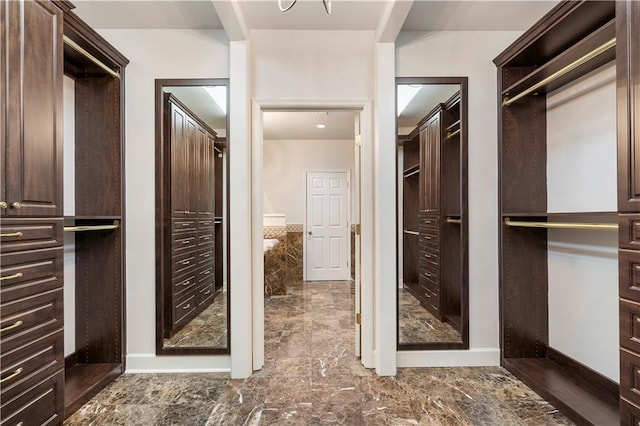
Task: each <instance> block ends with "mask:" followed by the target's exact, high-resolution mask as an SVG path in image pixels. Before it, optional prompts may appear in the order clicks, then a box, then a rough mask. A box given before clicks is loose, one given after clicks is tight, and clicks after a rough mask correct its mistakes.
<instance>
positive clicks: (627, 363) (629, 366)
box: [620, 349, 640, 404]
mask: <svg viewBox="0 0 640 426" xmlns="http://www.w3.org/2000/svg"><path fill="white" fill-rule="evenodd" d="M620 395H621V396H623V397H624V398H626V399H627V400H629V401H631V402H633V403H634V404H640V356H639V355H638V354H636V353H635V352H630V351H627V350H625V349H621V350H620Z"/></svg>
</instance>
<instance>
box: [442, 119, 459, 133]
mask: <svg viewBox="0 0 640 426" xmlns="http://www.w3.org/2000/svg"><path fill="white" fill-rule="evenodd" d="M459 128H460V120H456V121H454V122H453V123H451V125H450V126H448V127H447V128H445V129H444V132H445V133H449V132H451V131H452V130H454V129H455V130H457V129H459Z"/></svg>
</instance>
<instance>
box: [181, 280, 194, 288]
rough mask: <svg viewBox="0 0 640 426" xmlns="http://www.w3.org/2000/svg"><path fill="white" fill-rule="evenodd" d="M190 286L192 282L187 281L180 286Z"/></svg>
mask: <svg viewBox="0 0 640 426" xmlns="http://www.w3.org/2000/svg"><path fill="white" fill-rule="evenodd" d="M189 284H191V280H186V281H182V282H181V283H180V284H178V285H182V286H184V287H186V286H188V285H189Z"/></svg>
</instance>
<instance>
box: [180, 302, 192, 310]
mask: <svg viewBox="0 0 640 426" xmlns="http://www.w3.org/2000/svg"><path fill="white" fill-rule="evenodd" d="M189 308H191V304H188V305H185V306H183V307H182V309H183V310H185V311H186V310H187V309H189Z"/></svg>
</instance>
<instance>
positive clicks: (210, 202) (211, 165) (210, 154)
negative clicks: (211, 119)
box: [205, 135, 216, 216]
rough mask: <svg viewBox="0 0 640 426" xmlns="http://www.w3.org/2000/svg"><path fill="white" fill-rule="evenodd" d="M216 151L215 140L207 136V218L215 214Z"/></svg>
mask: <svg viewBox="0 0 640 426" xmlns="http://www.w3.org/2000/svg"><path fill="white" fill-rule="evenodd" d="M215 160H216V150H215V138H214V137H213V136H211V135H207V173H206V176H205V179H206V182H207V216H213V215H214V212H215V192H216V186H215V179H216V167H215Z"/></svg>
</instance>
